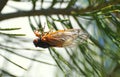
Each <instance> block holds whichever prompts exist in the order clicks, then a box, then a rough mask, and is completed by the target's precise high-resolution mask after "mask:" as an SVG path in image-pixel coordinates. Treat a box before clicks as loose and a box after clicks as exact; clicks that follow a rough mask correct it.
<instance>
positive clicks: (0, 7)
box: [0, 0, 8, 12]
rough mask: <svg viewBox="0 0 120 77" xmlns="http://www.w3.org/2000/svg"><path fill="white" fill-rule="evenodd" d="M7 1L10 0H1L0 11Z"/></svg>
mask: <svg viewBox="0 0 120 77" xmlns="http://www.w3.org/2000/svg"><path fill="white" fill-rule="evenodd" d="M7 2H8V0H0V12H1V11H2V9H3V8H4V6H5V5H6V3H7Z"/></svg>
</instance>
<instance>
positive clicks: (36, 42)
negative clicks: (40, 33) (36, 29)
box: [33, 38, 51, 48]
mask: <svg viewBox="0 0 120 77" xmlns="http://www.w3.org/2000/svg"><path fill="white" fill-rule="evenodd" d="M33 43H34V45H35V47H42V48H49V47H50V46H51V45H49V44H48V43H46V42H44V41H42V40H41V39H40V38H37V39H34V41H33Z"/></svg>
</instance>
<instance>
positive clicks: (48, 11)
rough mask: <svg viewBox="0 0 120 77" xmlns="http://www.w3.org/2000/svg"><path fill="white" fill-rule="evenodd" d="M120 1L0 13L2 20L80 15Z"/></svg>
mask: <svg viewBox="0 0 120 77" xmlns="http://www.w3.org/2000/svg"><path fill="white" fill-rule="evenodd" d="M119 3H120V1H119V0H116V1H111V2H107V3H103V4H102V5H101V4H99V5H97V6H95V7H93V6H89V7H87V8H84V9H79V8H64V9H55V8H48V9H41V10H30V11H18V12H15V13H7V14H0V21H1V20H5V19H10V18H16V17H24V16H35V15H54V14H62V15H74V14H75V15H76V14H77V15H80V14H84V13H86V12H93V11H96V10H100V9H102V8H104V7H107V6H108V5H116V4H119Z"/></svg>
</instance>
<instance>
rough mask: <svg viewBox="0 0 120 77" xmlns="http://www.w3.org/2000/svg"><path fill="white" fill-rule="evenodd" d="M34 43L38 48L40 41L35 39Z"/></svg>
mask: <svg viewBox="0 0 120 77" xmlns="http://www.w3.org/2000/svg"><path fill="white" fill-rule="evenodd" d="M33 43H34V45H35V47H37V46H38V39H34V40H33Z"/></svg>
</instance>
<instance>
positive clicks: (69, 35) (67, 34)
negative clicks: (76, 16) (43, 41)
mask: <svg viewBox="0 0 120 77" xmlns="http://www.w3.org/2000/svg"><path fill="white" fill-rule="evenodd" d="M49 35H50V37H49V40H48V41H49V44H51V45H58V46H61V47H63V46H69V45H71V44H73V42H74V41H75V40H76V39H77V38H78V37H79V38H80V39H84V40H85V39H87V37H88V34H87V33H85V32H83V31H82V30H81V29H68V30H58V31H56V32H53V33H50V34H49ZM81 42H82V41H81Z"/></svg>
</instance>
